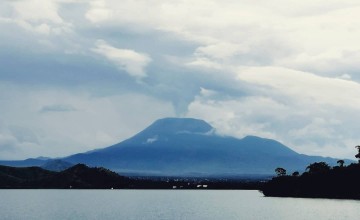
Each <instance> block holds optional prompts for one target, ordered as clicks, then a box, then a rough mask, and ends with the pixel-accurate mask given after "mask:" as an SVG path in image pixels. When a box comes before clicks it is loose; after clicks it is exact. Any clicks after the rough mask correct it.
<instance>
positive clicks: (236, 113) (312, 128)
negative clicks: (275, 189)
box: [186, 67, 360, 158]
mask: <svg viewBox="0 0 360 220" xmlns="http://www.w3.org/2000/svg"><path fill="white" fill-rule="evenodd" d="M237 74H238V75H237V81H238V83H239V86H240V85H242V84H243V82H244V81H245V82H246V83H249V84H250V85H252V86H251V90H249V91H248V92H249V94H248V95H246V96H244V97H232V98H231V99H225V98H223V97H222V96H220V95H219V94H216V93H215V94H216V95H215V96H214V95H212V94H214V92H211V93H209V92H206V90H205V91H204V90H203V91H202V92H201V93H199V94H198V96H197V97H196V98H195V100H194V101H193V102H192V103H191V104H190V105H189V107H188V112H187V114H186V116H189V117H198V118H203V119H205V120H207V121H209V122H210V123H212V125H213V126H214V127H216V128H217V132H218V133H220V134H225V135H231V136H237V137H244V136H247V135H257V136H261V137H267V138H272V139H276V140H279V141H281V142H283V143H285V144H286V145H288V146H290V147H292V148H293V149H295V150H296V151H298V152H300V153H304V154H312V155H322V156H333V157H344V158H353V154H354V149H353V147H354V146H355V145H356V143H358V142H360V138H359V137H358V134H357V131H358V130H359V129H360V126H359V124H360V117H358V116H357V115H358V114H357V112H358V111H359V110H360V109H359V108H360V107H359V106H360V100H359V99H358V98H357V94H359V92H360V84H359V83H355V82H352V81H349V80H344V79H339V78H330V77H321V76H317V75H315V74H311V73H307V72H301V71H294V70H289V69H286V68H278V67H252V68H245V69H241V70H239V71H238V73H237ZM234 80H236V79H234ZM209 94H210V95H209Z"/></svg>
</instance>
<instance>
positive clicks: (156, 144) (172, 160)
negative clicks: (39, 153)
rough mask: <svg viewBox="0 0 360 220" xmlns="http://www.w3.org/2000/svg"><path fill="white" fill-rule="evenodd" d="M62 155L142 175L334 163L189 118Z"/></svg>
mask: <svg viewBox="0 0 360 220" xmlns="http://www.w3.org/2000/svg"><path fill="white" fill-rule="evenodd" d="M63 160H65V161H68V162H70V163H85V164H87V165H90V166H104V167H106V168H109V169H111V170H114V171H117V172H121V173H135V174H144V175H243V174H272V173H274V169H275V168H276V167H279V166H280V167H284V168H286V169H287V170H288V171H294V170H299V171H302V169H303V167H306V166H307V165H308V164H309V163H312V162H315V161H325V162H328V163H330V164H335V163H336V159H332V158H322V157H311V156H306V155H301V154H298V153H296V152H295V151H293V150H291V149H290V148H288V147H286V146H284V145H282V144H281V143H279V142H277V141H274V140H270V139H264V138H259V137H254V136H248V137H245V138H243V139H237V138H233V137H224V136H219V135H216V134H215V133H214V129H213V128H212V127H211V126H210V125H209V124H207V123H206V122H205V121H202V120H197V119H189V118H185V119H184V118H165V119H160V120H158V121H156V122H154V123H153V124H152V125H150V126H149V127H148V128H146V129H145V130H143V131H142V132H140V133H138V134H137V135H135V136H134V137H132V138H130V139H128V140H125V141H123V142H121V143H118V144H115V145H113V146H110V147H108V148H104V149H100V150H96V151H91V152H87V153H81V154H75V155H72V156H69V157H66V158H63Z"/></svg>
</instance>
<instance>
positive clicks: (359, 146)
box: [355, 145, 360, 163]
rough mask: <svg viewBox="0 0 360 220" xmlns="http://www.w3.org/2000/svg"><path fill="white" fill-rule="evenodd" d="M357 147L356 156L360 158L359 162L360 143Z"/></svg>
mask: <svg viewBox="0 0 360 220" xmlns="http://www.w3.org/2000/svg"><path fill="white" fill-rule="evenodd" d="M355 148H357V149H358V153H357V154H356V155H355V157H356V158H358V159H359V163H360V145H358V146H355Z"/></svg>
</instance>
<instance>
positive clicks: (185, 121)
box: [144, 118, 213, 134]
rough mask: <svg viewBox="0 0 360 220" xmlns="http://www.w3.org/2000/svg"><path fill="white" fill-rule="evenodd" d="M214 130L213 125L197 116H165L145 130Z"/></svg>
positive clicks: (192, 131) (179, 131) (181, 131)
mask: <svg viewBox="0 0 360 220" xmlns="http://www.w3.org/2000/svg"><path fill="white" fill-rule="evenodd" d="M211 130H213V127H211V125H209V124H208V123H206V122H205V121H204V120H200V119H195V118H163V119H159V120H156V121H155V122H154V123H153V124H151V125H150V126H149V127H147V128H146V129H145V130H144V132H149V131H151V133H158V134H161V133H168V134H169V133H171V134H176V133H207V132H210V131H211Z"/></svg>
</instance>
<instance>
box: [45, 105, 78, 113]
mask: <svg viewBox="0 0 360 220" xmlns="http://www.w3.org/2000/svg"><path fill="white" fill-rule="evenodd" d="M71 111H76V108H74V107H73V106H71V105H59V104H57V105H46V106H43V107H42V108H41V109H40V111H39V112H42V113H46V112H71Z"/></svg>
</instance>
